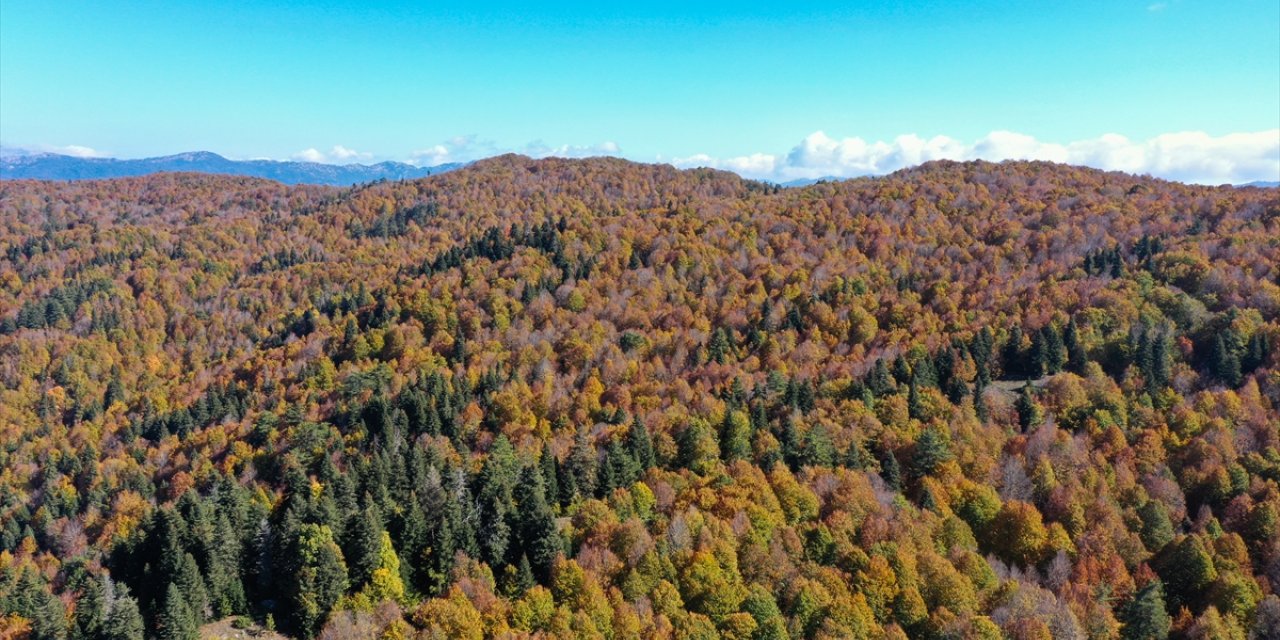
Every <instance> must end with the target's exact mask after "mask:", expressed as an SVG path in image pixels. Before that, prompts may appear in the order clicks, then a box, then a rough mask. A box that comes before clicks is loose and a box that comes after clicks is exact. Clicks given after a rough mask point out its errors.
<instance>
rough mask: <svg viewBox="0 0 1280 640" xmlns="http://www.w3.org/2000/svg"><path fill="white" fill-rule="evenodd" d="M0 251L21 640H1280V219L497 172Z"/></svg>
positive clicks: (981, 197)
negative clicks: (216, 628) (252, 628)
mask: <svg viewBox="0 0 1280 640" xmlns="http://www.w3.org/2000/svg"><path fill="white" fill-rule="evenodd" d="M0 248H2V249H3V253H0V443H3V446H2V447H0V613H3V612H8V613H9V614H10V615H9V616H8V617H7V618H0V637H24V636H23V635H22V633H23V632H27V633H29V636H30V637H32V638H64V637H72V638H99V637H111V638H117V637H119V638H125V637H140V631H141V629H143V628H145V629H146V634H147V637H165V638H168V637H182V635H181V634H180V633H178V631H181V632H182V633H188V632H190V633H194V630H195V629H196V628H197V627H198V626H199V625H200V624H203V623H206V622H209V621H213V620H220V619H223V618H228V617H232V616H246V617H250V618H253V619H255V620H257V621H259V623H261V624H263V625H268V624H269V626H273V627H275V628H278V629H279V630H280V631H282V632H284V633H286V634H288V635H289V636H290V637H297V638H312V637H321V638H352V637H373V636H380V637H421V638H477V639H478V638H481V637H486V638H488V637H503V638H520V637H556V638H561V637H566V638H568V637H581V638H600V637H603V638H610V639H619V640H620V639H623V638H727V639H747V638H751V639H762V640H763V639H778V638H796V639H798V638H849V637H856V638H906V637H911V638H917V637H925V638H1000V637H1006V638H1017V639H1032V638H1050V637H1051V638H1055V639H1059V638H1116V637H1125V638H1149V637H1163V636H1162V635H1161V632H1162V631H1163V633H1164V634H1165V635H1167V634H1168V633H1169V632H1170V630H1172V632H1173V633H1174V634H1177V635H1179V636H1180V637H1187V638H1202V637H1203V638H1210V637H1244V636H1245V635H1246V634H1247V633H1249V631H1250V630H1251V629H1252V630H1264V631H1265V630H1268V629H1274V628H1275V626H1274V625H1280V598H1277V595H1276V592H1277V590H1278V589H1280V410H1278V409H1277V407H1280V366H1278V365H1280V363H1278V362H1277V360H1278V356H1277V351H1278V350H1277V348H1276V345H1277V344H1280V192H1278V191H1276V190H1269V189H1234V188H1231V187H1200V186H1189V185H1185V184H1180V183H1174V182H1165V181H1160V180H1154V179H1150V178H1137V177H1133V176H1129V175H1125V174H1120V173H1104V172H1100V171H1095V170H1091V169H1084V168H1079V167H1072V166H1065V165H1055V164H1051V163H1043V162H1007V163H1001V164H992V163H985V162H970V163H955V162H934V163H929V164H926V165H922V166H920V167H917V168H913V169H908V170H903V171H900V172H897V173H895V174H892V175H889V176H885V177H880V178H863V179H857V180H849V181H838V182H820V183H817V184H813V185H809V186H801V187H792V188H781V187H779V186H776V185H771V184H766V183H762V182H754V181H748V180H744V179H742V178H739V177H738V176H736V175H734V174H731V173H727V172H719V171H712V170H692V171H680V170H676V169H674V168H672V167H670V166H665V165H647V164H636V163H632V162H627V161H624V160H619V159H611V158H597V159H590V160H563V159H545V160H531V159H528V158H525V157H521V156H510V155H509V156H502V157H498V158H492V159H488V160H484V161H480V162H476V163H474V164H472V165H469V166H467V167H464V168H459V169H457V170H454V171H449V172H448V173H444V174H441V175H435V176H432V177H429V178H424V179H418V180H406V181H389V182H381V183H376V184H366V185H361V186H356V187H344V188H338V187H326V186H286V185H283V184H280V183H278V182H274V181H269V180H263V179H257V178H250V177H227V176H210V175H203V174H194V173H166V174H160V175H154V176H146V177H134V178H122V179H116V180H106V181H96V180H87V181H77V182H70V183H67V182H57V183H53V182H41V181H34V180H10V181H5V182H0ZM1024 381H1034V384H1031V383H1024ZM1019 383H1023V384H1019ZM175 630H177V631H175ZM6 634H8V635H6ZM111 634H115V635H111ZM174 634H177V635H174ZM1258 637H1265V636H1258Z"/></svg>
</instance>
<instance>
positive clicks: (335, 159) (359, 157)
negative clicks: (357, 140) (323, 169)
mask: <svg viewBox="0 0 1280 640" xmlns="http://www.w3.org/2000/svg"><path fill="white" fill-rule="evenodd" d="M292 158H293V159H294V160H301V161H303V162H323V163H333V164H337V163H351V162H364V161H367V160H371V159H373V154H372V153H365V152H363V151H356V150H355V149H348V148H347V147H344V146H342V145H340V144H336V145H334V146H333V148H332V149H330V150H329V152H328V153H325V152H324V151H320V150H319V149H316V148H315V147H311V148H310V149H303V150H302V151H299V152H297V153H295V154H293V156H292Z"/></svg>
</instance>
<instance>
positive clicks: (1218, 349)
mask: <svg viewBox="0 0 1280 640" xmlns="http://www.w3.org/2000/svg"><path fill="white" fill-rule="evenodd" d="M1209 368H1210V371H1211V372H1212V373H1213V375H1214V377H1216V378H1217V379H1218V380H1220V381H1221V382H1222V383H1223V384H1225V385H1227V386H1228V387H1238V386H1240V378H1241V372H1240V358H1239V357H1238V356H1236V353H1235V350H1233V349H1232V348H1231V347H1230V346H1229V345H1228V344H1227V341H1226V339H1225V338H1223V336H1222V334H1221V333H1219V334H1217V335H1215V336H1214V337H1213V351H1212V352H1211V354H1210V356H1209Z"/></svg>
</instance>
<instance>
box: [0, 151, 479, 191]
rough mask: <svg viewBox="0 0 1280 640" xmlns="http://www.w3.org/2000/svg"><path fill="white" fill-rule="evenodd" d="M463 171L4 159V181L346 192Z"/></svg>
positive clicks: (396, 165) (0, 173)
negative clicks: (192, 183) (208, 180)
mask: <svg viewBox="0 0 1280 640" xmlns="http://www.w3.org/2000/svg"><path fill="white" fill-rule="evenodd" d="M461 166H463V163H451V164H443V165H439V166H435V167H416V166H414V165H411V164H406V163H403V162H379V163H378V164H372V165H363V164H347V165H332V164H321V163H318V162H289V161H277V160H229V159H227V158H224V157H222V156H220V155H218V154H216V153H211V152H208V151H196V152H191V153H180V154H177V155H172V156H162V157H159V158H141V159H136V160H118V159H115V158H78V157H75V156H66V155H59V154H54V153H39V154H29V155H10V156H6V157H3V158H0V179H5V180H16V179H23V178H30V179H37V180H91V179H99V178H124V177H130V176H142V175H148V174H152V173H160V172H163V171H197V172H201V173H217V174H225V175H235V176H252V177H256V178H268V179H270V180H277V181H279V182H283V183H285V184H325V185H334V186H345V185H352V184H357V183H361V182H372V181H375V180H380V179H387V180H402V179H412V178H422V177H426V176H431V175H435V174H437V173H443V172H445V171H449V170H451V169H456V168H458V167H461Z"/></svg>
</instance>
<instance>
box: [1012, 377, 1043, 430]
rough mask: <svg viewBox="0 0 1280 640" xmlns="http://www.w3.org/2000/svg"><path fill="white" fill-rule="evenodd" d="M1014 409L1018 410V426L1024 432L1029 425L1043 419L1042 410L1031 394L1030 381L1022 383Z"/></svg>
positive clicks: (1032, 425) (1038, 423)
mask: <svg viewBox="0 0 1280 640" xmlns="http://www.w3.org/2000/svg"><path fill="white" fill-rule="evenodd" d="M1014 409H1016V410H1017V412H1018V427H1019V428H1020V429H1021V430H1022V431H1024V432H1025V431H1026V430H1028V429H1030V428H1031V427H1035V426H1039V425H1040V423H1041V422H1042V421H1043V420H1044V411H1043V410H1042V409H1041V408H1040V404H1039V403H1038V402H1036V399H1035V396H1034V395H1033V394H1032V388H1031V383H1030V382H1028V383H1027V384H1024V385H1022V389H1021V390H1020V391H1019V392H1018V400H1017V401H1016V402H1015V403H1014Z"/></svg>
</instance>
